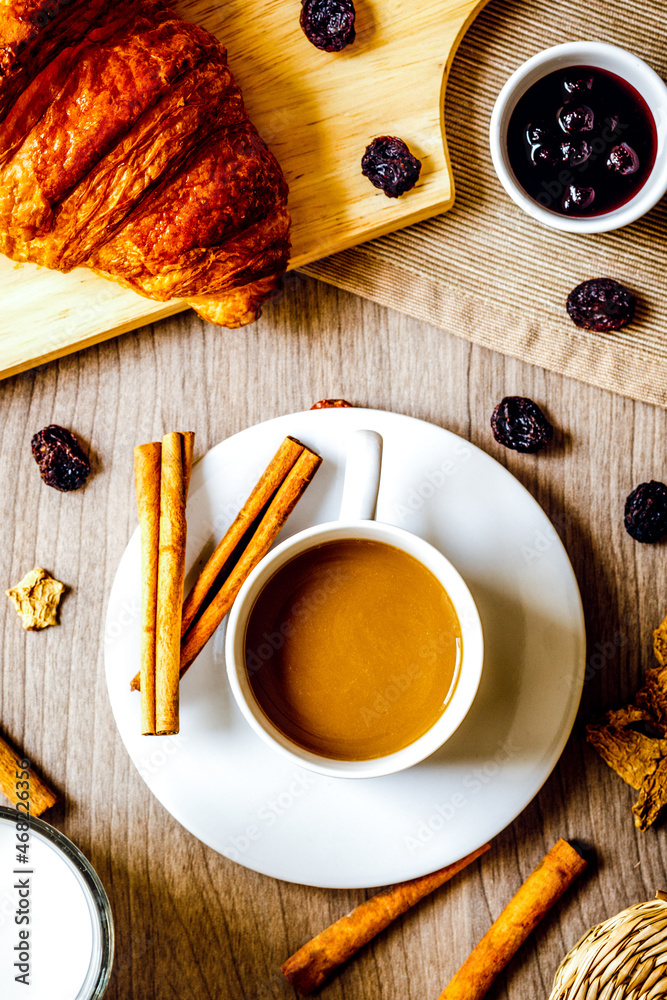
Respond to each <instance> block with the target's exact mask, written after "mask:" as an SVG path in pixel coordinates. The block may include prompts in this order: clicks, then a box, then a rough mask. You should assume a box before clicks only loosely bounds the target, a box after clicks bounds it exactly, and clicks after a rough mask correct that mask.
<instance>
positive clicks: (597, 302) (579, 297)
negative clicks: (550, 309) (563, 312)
mask: <svg viewBox="0 0 667 1000" xmlns="http://www.w3.org/2000/svg"><path fill="white" fill-rule="evenodd" d="M567 312H568V315H569V317H570V319H571V320H572V322H573V323H575V324H576V325H577V326H580V327H581V328H582V329H583V330H594V331H595V332H596V333H606V332H607V331H608V330H621V329H622V328H623V327H624V326H627V325H628V323H629V322H630V320H631V319H632V317H633V316H634V314H635V297H634V295H633V294H632V292H630V291H629V290H628V289H627V288H626V287H625V286H624V285H622V284H621V283H620V281H614V279H613V278H592V279H591V280H590V281H583V282H582V283H581V284H580V285H577V287H576V288H575V289H573V290H572V291H571V292H570V294H569V295H568V297H567Z"/></svg>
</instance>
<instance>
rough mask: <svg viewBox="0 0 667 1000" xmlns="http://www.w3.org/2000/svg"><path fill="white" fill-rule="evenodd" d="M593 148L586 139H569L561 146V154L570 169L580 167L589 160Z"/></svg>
mask: <svg viewBox="0 0 667 1000" xmlns="http://www.w3.org/2000/svg"><path fill="white" fill-rule="evenodd" d="M592 152H593V148H592V146H591V144H590V143H589V142H586V140H585V139H567V140H566V141H565V142H561V144H560V153H561V157H562V159H563V162H564V163H567V165H568V167H580V166H581V164H582V163H585V162H586V160H587V159H588V158H589V156H590V155H591V153H592Z"/></svg>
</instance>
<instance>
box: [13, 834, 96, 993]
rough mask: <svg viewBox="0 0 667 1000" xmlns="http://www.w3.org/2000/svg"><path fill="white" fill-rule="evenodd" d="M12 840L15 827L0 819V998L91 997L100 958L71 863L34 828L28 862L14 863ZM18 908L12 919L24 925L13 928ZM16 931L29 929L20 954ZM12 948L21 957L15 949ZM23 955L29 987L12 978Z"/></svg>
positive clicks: (91, 916) (88, 905)
mask: <svg viewBox="0 0 667 1000" xmlns="http://www.w3.org/2000/svg"><path fill="white" fill-rule="evenodd" d="M19 843H20V841H18V840H17V830H16V823H15V822H13V821H12V820H10V819H7V818H6V817H3V816H0V997H2V1000H18V998H23V1000H77V998H81V1000H83V998H84V997H88V996H90V995H91V994H92V992H93V989H94V986H95V983H96V981H97V978H98V975H99V970H100V963H101V956H102V952H101V923H100V917H99V913H98V909H97V906H96V904H95V901H94V898H93V896H92V893H91V891H90V889H89V887H88V885H87V884H86V882H85V881H84V879H83V877H82V876H81V874H80V873H79V872H78V871H77V870H76V868H75V866H74V864H73V862H72V861H71V860H70V859H69V858H68V857H67V856H66V855H65V854H64V853H62V851H61V850H60V849H59V848H58V847H57V846H56V845H55V844H53V843H51V842H50V841H49V840H47V839H46V838H45V837H43V836H42V835H41V834H40V833H38V832H37V831H36V830H35V829H34V828H33V829H31V830H30V840H29V850H28V859H29V860H28V864H23V863H21V862H19V861H17V845H18V844H19ZM26 882H27V883H28V885H27V887H26V886H25V883H26ZM17 887H18V888H17ZM21 895H23V897H24V902H20V897H21ZM26 903H27V904H28V905H29V910H28V908H27V906H26ZM22 906H23V907H24V910H23V911H22V910H21V907H22ZM17 910H18V911H19V917H18V919H19V920H20V919H21V914H22V913H23V912H24V913H25V914H26V915H27V916H28V918H29V921H30V922H29V923H16V919H17ZM21 931H23V932H24V933H25V931H28V932H29V937H28V939H27V944H28V947H27V949H26V948H25V944H26V939H25V938H24V939H21V937H20V932H21ZM18 945H21V946H22V947H23V948H24V954H23V956H21V954H20V952H19V951H17V950H15V948H16V946H18ZM26 953H27V954H29V958H28V964H29V966H30V969H29V974H28V976H27V979H28V982H29V985H25V984H24V983H23V982H20V981H17V980H16V978H15V977H16V976H21V975H22V974H23V972H24V968H19V967H17V966H15V965H14V963H15V962H20V960H21V957H24V958H25V956H26Z"/></svg>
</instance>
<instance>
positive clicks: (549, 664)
mask: <svg viewBox="0 0 667 1000" xmlns="http://www.w3.org/2000/svg"><path fill="white" fill-rule="evenodd" d="M360 427H370V428H371V429H373V430H377V431H378V432H379V433H380V434H381V435H382V436H383V438H384V457H383V470H382V483H381V487H380V496H379V501H378V512H377V516H378V520H382V521H388V522H391V523H393V524H399V525H401V526H402V527H404V528H407V529H408V530H410V531H414V532H416V533H417V534H419V535H421V536H422V537H424V538H426V539H427V540H428V541H429V542H431V543H432V544H433V545H435V546H437V547H438V548H439V549H441V550H442V552H443V553H444V554H445V555H446V556H447V557H448V559H450V560H451V561H452V562H453V563H454V565H455V566H456V568H457V569H458V570H459V571H460V573H461V574H462V575H463V577H464V579H465V580H466V582H467V583H468V586H469V587H470V589H471V591H472V594H473V597H474V598H475V601H476V603H477V607H478V609H479V612H480V615H481V619H482V625H483V628H484V639H485V665H484V673H483V676H482V683H481V686H480V689H479V692H478V694H477V698H476V699H475V703H474V705H473V707H472V709H471V710H470V713H469V714H468V716H467V717H466V719H465V720H464V722H463V724H462V725H461V727H460V729H459V730H458V731H457V732H456V733H455V734H454V736H453V737H452V738H451V739H450V740H449V741H448V743H447V744H446V745H445V746H444V747H443V748H441V750H439V751H438V752H437V753H435V754H434V755H433V756H432V757H430V758H429V759H428V760H426V761H424V762H423V763H422V764H419V765H418V766H416V767H413V768H410V769H409V770H408V771H404V772H402V773H400V774H396V775H390V776H388V777H383V778H370V779H360V780H352V779H350V780H348V779H340V778H328V777H321V776H319V775H316V774H312V773H310V772H308V771H305V770H302V769H301V768H299V767H295V766H293V765H292V764H291V763H290V762H289V761H286V760H284V759H283V758H282V757H280V756H279V755H278V754H277V753H275V752H274V751H272V750H271V749H270V748H269V747H267V746H266V745H265V744H264V743H263V742H262V741H261V740H260V739H259V737H258V736H256V735H255V733H253V731H252V730H251V729H250V727H249V726H248V724H247V722H246V721H245V720H244V718H243V717H242V715H241V714H240V712H239V711H238V709H237V708H236V705H235V703H234V700H233V698H232V695H231V692H230V690H229V687H228V684H227V678H226V674H225V663H224V655H223V649H224V641H223V640H224V626H223V627H221V628H220V629H218V632H217V633H216V635H215V636H214V637H213V639H212V640H211V642H210V643H209V645H208V646H207V647H206V649H205V650H204V651H203V653H202V654H201V655H200V657H199V659H198V660H197V661H196V663H195V664H194V665H193V667H192V668H191V669H190V671H189V672H188V674H187V675H186V676H185V678H184V679H183V681H182V684H181V732H180V734H179V735H178V736H175V737H142V736H141V735H140V726H139V695H138V694H136V693H132V692H130V680H131V678H132V676H133V675H134V673H135V672H136V670H137V669H138V666H139V606H140V605H139V601H140V596H139V595H140V587H139V583H140V581H139V532H138V529H137V531H135V533H134V535H133V536H132V538H131V540H130V543H129V545H128V547H127V549H126V550H125V553H124V555H123V558H122V559H121V562H120V565H119V567H118V572H117V574H116V579H115V581H114V584H113V588H112V591H111V597H110V600H109V609H108V614H107V622H106V635H105V656H106V674H107V684H108V688H109V696H110V698H111V704H112V708H113V712H114V716H115V718H116V723H117V725H118V728H119V730H120V734H121V736H122V738H123V740H124V742H125V745H126V747H127V749H128V752H129V754H130V756H131V758H132V760H133V761H134V763H135V765H136V766H137V768H138V769H139V772H140V773H141V775H142V777H143V778H144V780H145V781H146V784H147V785H148V787H149V788H150V789H151V791H152V792H153V794H154V795H156V796H157V798H158V799H159V800H160V802H162V804H163V805H164V806H165V808H166V809H167V810H168V811H169V812H170V813H171V814H172V815H173V816H175V817H176V819H177V820H179V822H181V823H182V824H183V825H184V826H185V827H187V829H188V830H190V831H191V832H192V833H193V834H194V835H195V836H196V837H198V838H199V839H200V840H202V841H204V843H206V844H208V845H209V846H210V847H212V848H213V849H214V850H216V851H219V852H220V853H222V854H224V855H226V856H227V857H229V858H232V859H233V860H234V861H238V862H239V863H240V864H242V865H245V866H246V867H247V868H252V869H254V870H255V871H258V872H263V873H264V874H266V875H272V876H274V877H275V878H281V879H286V880H288V881H291V882H300V883H302V884H305V885H315V886H322V887H331V888H357V887H366V886H376V885H388V884H389V883H392V882H397V881H402V880H404V879H409V878H414V877H416V876H418V875H423V874H425V873H426V872H430V871H433V870H435V869H437V868H440V867H442V866H443V865H446V864H449V863H450V862H453V861H456V860H457V859H459V858H461V857H463V855H465V854H468V853H469V852H470V851H472V850H474V849H475V848H476V847H478V846H479V845H481V844H483V843H484V842H485V841H487V840H490V839H491V838H492V837H494V836H495V835H496V834H497V833H499V832H500V830H502V829H503V828H504V827H505V826H507V824H508V823H510V822H511V821H512V820H513V819H514V818H515V817H516V816H517V815H518V814H519V813H520V812H521V810H522V809H524V808H525V806H526V805H527V804H528V803H529V802H530V800H531V799H532V798H533V796H534V795H535V794H536V793H537V791H538V790H539V789H540V787H541V786H542V784H543V783H544V781H545V780H546V779H547V777H548V776H549V774H550V773H551V771H552V769H553V767H554V765H555V764H556V761H557V760H558V758H559V756H560V754H561V752H562V750H563V747H564V746H565V743H566V741H567V738H568V736H569V734H570V730H571V728H572V725H573V723H574V718H575V715H576V711H577V706H578V704H579V698H580V695H581V687H582V683H583V674H584V658H585V633H584V620H583V612H582V607H581V599H580V597H579V590H578V587H577V582H576V579H575V576H574V573H573V571H572V567H571V565H570V562H569V559H568V557H567V554H566V552H565V550H564V548H563V546H562V544H561V542H560V540H559V538H558V535H557V534H556V531H555V530H554V528H553V527H552V525H551V523H550V522H549V520H548V518H547V517H546V515H545V514H544V512H543V511H542V509H541V508H540V507H539V506H538V504H537V503H536V502H535V500H533V498H532V497H531V496H530V494H529V493H528V492H527V491H526V490H525V489H524V488H523V487H522V486H521V485H520V484H519V483H518V482H517V480H516V479H514V477H513V476H512V475H510V473H509V472H507V470H506V469H504V468H503V467H502V466H501V465H499V464H498V463H497V462H496V461H494V460H493V459H492V458H490V457H489V456H488V455H486V454H485V453H484V452H483V451H480V450H479V449H478V448H475V447H474V446H473V445H471V444H469V443H468V442H467V441H465V440H463V439H462V438H460V437H457V436H456V435H455V434H452V433H450V432H449V431H446V430H443V429H442V428H440V427H435V426H433V425H432V424H428V423H424V422H422V421H420V420H415V419H413V418H411V417H404V416H400V415H398V414H394V413H384V412H382V411H379V410H362V409H337V410H314V411H306V412H304V413H295V414H291V415H289V416H285V417H278V418H276V419H275V420H269V421H267V422H266V423H263V424H258V425H257V426H255V427H250V428H248V429H247V430H245V431H241V433H239V434H236V435H234V437H231V438H229V439H228V440H227V441H223V442H222V443H221V444H219V445H217V446H216V447H215V448H212V449H211V451H209V452H208V454H207V455H205V456H204V458H203V459H202V460H201V461H200V462H198V463H197V465H196V466H195V468H194V469H193V474H192V483H191V487H190V499H189V501H188V564H187V565H188V579H187V580H186V589H187V588H188V587H189V586H190V585H191V583H192V580H193V579H194V574H195V573H196V572H197V571H198V569H199V567H200V561H199V560H200V557H201V558H203V559H205V558H207V557H208V555H209V554H210V552H211V550H212V548H213V546H214V544H215V543H217V541H218V540H219V538H220V537H221V536H222V534H223V533H224V531H225V529H226V527H227V526H228V524H229V523H230V521H231V520H232V519H233V517H234V516H235V515H236V513H237V511H238V509H239V507H240V506H241V505H242V503H243V501H244V500H245V498H246V496H247V494H248V493H249V491H250V489H251V487H252V486H253V484H254V483H255V481H256V479H257V478H258V476H259V474H260V472H261V471H262V470H263V469H264V467H265V466H266V464H267V463H268V461H269V459H270V458H271V456H272V455H273V453H274V452H275V451H276V449H277V447H278V445H279V444H280V442H281V441H282V439H283V438H284V437H285V436H286V435H287V434H291V435H293V436H294V437H297V438H299V439H300V440H302V441H303V442H304V443H305V444H307V445H309V446H310V447H311V448H313V449H314V450H315V451H317V452H319V453H320V454H321V455H322V457H323V458H324V462H323V464H322V467H321V468H320V470H319V472H318V473H317V476H316V477H315V479H314V481H313V483H312V485H311V486H310V487H309V488H308V490H307V492H306V494H305V496H304V497H303V499H302V500H301V502H300V504H299V506H298V507H297V509H296V511H295V512H294V514H293V515H292V517H291V519H290V521H289V522H288V524H287V526H286V528H285V529H284V530H283V532H282V533H281V535H280V536H279V537H280V538H286V537H288V536H289V535H291V534H293V533H294V532H296V531H299V530H301V529H302V528H305V527H307V526H309V525H312V524H315V523H317V522H320V521H328V520H332V519H333V518H335V517H336V516H337V513H338V507H339V504H340V498H341V491H342V484H343V472H344V465H345V450H346V441H347V437H348V434H349V433H350V432H351V431H353V430H356V429H357V428H360ZM541 460H543V461H545V462H548V461H549V458H548V455H545V456H544V457H543V459H541ZM195 560H196V561H197V562H196V563H195Z"/></svg>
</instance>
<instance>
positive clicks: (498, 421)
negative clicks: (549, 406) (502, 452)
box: [491, 396, 554, 452]
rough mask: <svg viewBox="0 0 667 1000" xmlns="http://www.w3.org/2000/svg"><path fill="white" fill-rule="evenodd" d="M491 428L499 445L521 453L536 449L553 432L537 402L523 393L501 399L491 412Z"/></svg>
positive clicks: (548, 439)
mask: <svg viewBox="0 0 667 1000" xmlns="http://www.w3.org/2000/svg"><path fill="white" fill-rule="evenodd" d="M491 429H492V430H493V436H494V438H495V439H496V441H497V442H498V444H503V445H505V447H506V448H512V449H513V451H522V452H533V451H539V450H540V449H541V448H544V446H545V445H547V444H549V441H551V439H552V437H553V433H554V429H553V427H552V426H551V424H550V423H549V421H548V420H547V418H546V417H545V416H544V414H543V413H542V410H541V409H540V408H539V406H538V405H537V403H534V402H533V401H532V399H527V398H526V397H525V396H505V398H504V399H501V401H500V402H499V403H498V405H497V406H496V408H495V410H494V411H493V413H492V414H491Z"/></svg>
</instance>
